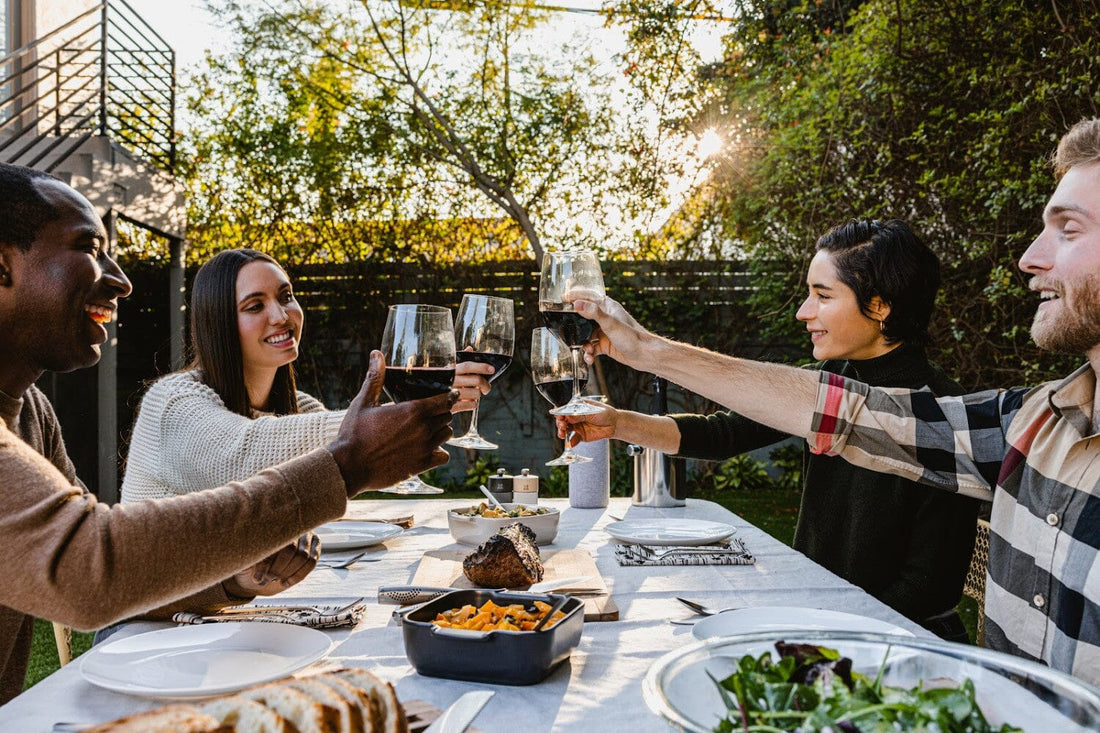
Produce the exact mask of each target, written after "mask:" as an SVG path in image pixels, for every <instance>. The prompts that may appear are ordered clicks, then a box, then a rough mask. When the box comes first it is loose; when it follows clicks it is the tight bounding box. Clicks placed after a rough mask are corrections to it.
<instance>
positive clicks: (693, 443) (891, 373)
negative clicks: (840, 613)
mask: <svg viewBox="0 0 1100 733" xmlns="http://www.w3.org/2000/svg"><path fill="white" fill-rule="evenodd" d="M812 368H815V369H819V370H825V371H829V372H834V373H836V374H841V375H843V376H846V377H852V378H854V379H858V380H859V381H861V382H866V383H867V384H870V385H873V386H878V387H908V388H921V387H928V388H929V389H930V390H931V391H932V392H933V393H935V394H937V395H953V394H962V393H963V392H964V390H963V389H962V387H960V386H959V385H958V384H956V383H955V382H954V381H952V380H951V379H949V378H948V377H947V376H946V375H944V374H943V372H942V371H940V370H939V368H938V367H936V366H935V365H934V364H932V363H931V362H930V361H928V359H927V357H926V356H925V355H924V352H923V350H922V349H920V348H919V347H916V346H910V345H908V344H902V345H900V346H898V347H897V348H895V349H893V350H892V351H890V352H889V353H887V354H884V355H883V356H880V357H877V358H875V359H868V360H864V361H843V360H834V361H826V362H821V363H818V364H815V365H813V367H812ZM670 417H672V418H673V419H674V420H675V421H676V424H677V426H678V427H679V429H680V453H679V455H680V456H683V457H686V458H701V459H709V460H722V459H725V458H729V457H731V456H735V455H739V454H741V453H745V452H747V451H751V450H754V449H756V448H762V447H764V446H768V445H771V444H773V443H776V442H779V441H781V440H783V439H785V438H787V437H789V436H788V435H786V434H785V433H781V432H778V431H776V430H772V429H771V428H768V427H766V426H764V425H761V424H759V423H756V422H753V421H751V420H749V419H747V418H745V417H743V416H741V415H738V414H736V413H733V412H718V413H715V414H713V415H671V416H670ZM978 506H979V502H977V501H976V500H974V499H969V498H967V497H963V496H959V495H957V494H952V493H949V492H946V491H937V490H935V489H932V488H929V487H924V486H920V485H918V484H916V483H914V482H912V481H908V480H906V479H902V478H899V477H896V476H890V475H887V474H880V473H874V472H872V471H868V470H866V469H863V468H858V467H856V466H853V465H852V464H850V463H848V462H847V461H845V460H844V459H842V458H839V457H829V456H821V455H814V454H812V453H810V451H809V448H808V447H804V448H803V491H802V505H801V507H800V509H799V514H798V525H797V528H796V530H795V538H794V547H795V549H796V550H799V551H800V552H802V553H804V554H805V555H807V556H808V557H810V558H811V559H813V560H815V561H816V562H818V563H820V564H821V565H823V566H825V567H826V568H828V569H829V570H831V571H833V572H834V573H836V574H837V575H839V576H840V577H842V578H844V579H846V580H848V581H850V582H851V583H853V584H855V585H858V586H860V587H861V588H863V589H864V590H866V591H867V592H868V593H870V594H871V595H873V596H875V597H876V598H878V599H879V600H881V601H883V602H884V603H886V604H887V605H889V606H891V607H893V608H895V609H896V610H898V611H899V612H900V613H902V614H904V615H905V616H907V617H909V618H910V619H912V620H914V621H916V622H918V623H920V622H921V621H922V620H924V619H926V618H928V617H930V616H933V615H936V614H939V613H942V612H944V611H947V610H949V609H951V608H953V607H954V606H955V605H956V604H957V603H958V601H959V597H960V595H961V594H962V587H963V582H964V581H965V580H966V570H967V567H968V566H969V564H970V555H971V552H972V551H973V547H974V533H975V528H976V521H975V520H976V518H977V512H978Z"/></svg>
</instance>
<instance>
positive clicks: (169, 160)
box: [0, 0, 176, 173]
mask: <svg viewBox="0 0 1100 733" xmlns="http://www.w3.org/2000/svg"><path fill="white" fill-rule="evenodd" d="M175 114H176V54H175V51H174V50H172V47H171V46H169V45H168V43H167V42H166V41H165V40H164V39H163V38H161V37H160V36H159V35H158V34H157V32H156V31H154V30H153V29H152V27H150V26H149V24H148V23H146V22H145V20H143V19H142V18H141V16H140V15H138V14H137V13H136V12H135V11H134V10H133V8H131V7H130V6H129V5H128V4H127V3H126V1H125V0H105V1H104V2H102V3H100V4H98V5H96V6H95V7H93V8H91V9H89V10H87V11H85V12H84V13H81V14H80V15H78V16H77V17H75V18H73V19H72V20H70V21H68V22H67V23H65V24H63V25H61V26H59V27H58V28H55V29H54V30H52V31H50V32H49V33H46V34H45V35H42V36H40V37H39V38H37V39H35V40H34V41H33V42H31V43H28V44H27V45H25V46H23V47H21V48H18V49H15V50H14V51H12V52H11V53H9V54H8V55H7V56H5V57H3V58H2V59H0V160H3V161H4V162H8V163H18V164H20V165H26V166H30V167H33V168H41V169H43V170H47V171H51V170H53V169H54V168H55V167H57V166H58V165H59V164H60V163H61V162H63V161H64V160H65V159H66V158H67V157H69V156H70V155H72V154H73V153H74V152H76V151H77V150H78V149H79V148H80V146H81V145H83V144H84V143H85V142H86V141H87V140H88V139H90V138H92V137H93V136H96V135H99V136H104V137H110V138H111V139H112V140H114V141H116V142H118V143H119V144H120V145H122V146H123V147H124V148H126V149H128V150H129V151H130V152H132V153H134V154H135V155H137V156H139V157H142V158H144V159H146V160H147V161H149V162H151V163H153V164H155V165H156V166H157V167H159V168H161V169H163V170H166V171H168V172H169V173H175V167H176V134H175V128H176V120H175Z"/></svg>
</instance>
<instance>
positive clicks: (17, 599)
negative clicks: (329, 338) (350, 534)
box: [0, 387, 347, 703]
mask: <svg viewBox="0 0 1100 733" xmlns="http://www.w3.org/2000/svg"><path fill="white" fill-rule="evenodd" d="M0 417H2V418H3V419H2V420H0V496H2V497H3V502H4V503H3V510H2V511H0V552H3V554H4V558H5V562H4V570H2V571H0V703H3V702H7V701H8V700H10V699H11V698H12V697H14V696H15V695H17V694H18V693H19V692H21V691H22V689H23V677H24V674H25V672H26V666H27V659H28V656H29V653H30V640H31V631H32V626H33V622H34V618H33V617H35V616H37V617H41V618H45V619H49V620H51V621H59V622H61V623H64V624H67V625H69V626H73V627H75V628H78V629H96V628H100V627H102V626H106V625H108V624H111V623H114V622H115V621H119V620H121V619H124V618H129V617H132V616H135V615H138V614H142V613H147V612H149V611H151V610H153V609H157V611H158V615H159V614H163V613H170V612H171V610H172V609H173V608H176V607H183V606H189V607H200V606H213V607H216V606H218V605H225V604H226V603H227V599H226V598H225V597H224V594H222V593H221V591H220V586H219V585H218V584H219V583H220V581H221V580H222V579H224V578H227V577H229V576H230V575H232V574H233V573H235V572H237V571H238V570H240V569H241V568H244V567H248V566H249V565H251V564H253V563H256V562H259V561H260V560H262V559H263V558H264V557H267V556H268V555H270V554H271V553H273V552H275V551H276V550H278V549H279V548H281V547H282V546H284V545H286V544H287V543H289V542H291V541H292V540H294V539H295V538H297V537H298V536H299V535H301V534H302V533H303V532H305V531H307V530H309V529H311V528H313V527H316V526H317V525H319V524H322V523H324V522H327V521H330V520H333V519H337V518H339V517H340V516H341V515H343V513H344V509H345V508H346V505H347V492H346V489H345V486H344V481H343V478H342V477H341V475H340V470H339V468H338V467H337V465H336V462H335V461H334V460H333V458H332V455H331V454H330V453H329V452H328V451H327V450H324V449H318V450H315V451H312V452H310V453H308V454H306V455H305V456H302V457H301V458H296V459H294V460H292V461H287V462H286V463H282V464H280V465H278V466H275V467H274V468H270V469H267V470H265V471H263V472H262V473H260V474H258V475H256V476H254V477H253V478H250V479H248V480H247V481H242V482H235V483H231V484H228V485H227V486H224V487H220V488H216V489H211V490H209V491H201V492H196V493H193V494H189V495H187V496H181V497H177V498H172V499H162V500H159V501H144V502H139V503H135V504H130V505H126V506H121V505H119V506H113V507H108V506H107V505H104V504H100V503H99V502H97V501H96V498H95V496H93V495H92V494H91V493H89V492H88V491H87V489H85V488H84V486H83V485H82V484H80V482H79V481H78V480H77V479H76V476H75V472H74V469H73V465H72V462H71V461H70V460H69V457H68V455H67V454H66V452H65V445H64V442H63V441H62V439H61V431H60V428H59V426H58V423H57V418H56V416H55V415H54V412H53V409H52V408H51V407H50V404H49V401H47V400H46V398H45V396H44V395H43V394H42V393H41V392H39V391H38V390H37V389H35V388H34V387H32V388H31V389H29V390H28V391H27V392H26V393H25V394H24V397H23V399H22V400H13V399H12V398H10V397H8V396H6V395H3V394H2V393H0ZM153 548H156V552H152V551H151V550H152V549H153ZM184 598H186V601H185V602H174V601H175V600H176V599H184ZM165 604H169V605H165Z"/></svg>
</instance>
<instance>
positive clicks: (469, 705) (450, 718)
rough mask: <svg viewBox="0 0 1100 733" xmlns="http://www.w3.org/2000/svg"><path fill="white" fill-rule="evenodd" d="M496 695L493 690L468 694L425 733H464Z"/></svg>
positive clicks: (459, 699)
mask: <svg viewBox="0 0 1100 733" xmlns="http://www.w3.org/2000/svg"><path fill="white" fill-rule="evenodd" d="M495 694H496V693H495V692H494V691H493V690H474V691H473V692H467V693H466V694H465V695H463V696H462V697H460V698H458V699H457V700H455V701H454V702H453V703H451V704H450V706H449V707H448V708H447V709H446V710H444V711H443V714H442V715H440V716H439V717H438V718H436V719H435V722H433V723H432V724H431V725H429V726H428V727H427V728H425V729H424V733H463V731H465V730H466V729H467V728H468V727H470V723H472V722H473V721H474V718H476V717H477V714H478V713H480V712H481V709H482V708H483V707H485V703H487V702H489V698H491V697H492V696H493V695H495Z"/></svg>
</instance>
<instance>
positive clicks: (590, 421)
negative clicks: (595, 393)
mask: <svg viewBox="0 0 1100 733" xmlns="http://www.w3.org/2000/svg"><path fill="white" fill-rule="evenodd" d="M588 404H590V405H593V406H595V407H599V408H601V409H600V411H599V412H597V413H595V414H593V415H556V416H555V418H556V421H557V424H558V437H559V438H562V439H565V438H566V436H568V435H569V433H571V432H572V433H575V434H576V438H577V440H574V441H571V443H570V444H571V445H576V444H577V443H581V442H584V443H590V442H592V441H593V440H603V439H604V438H614V437H615V432H616V428H617V427H618V417H619V411H618V410H616V409H615V408H614V407H611V406H610V405H600V404H596V403H595V402H590V403H588Z"/></svg>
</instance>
